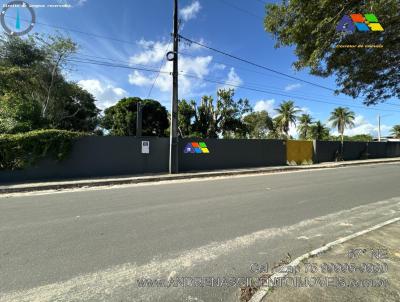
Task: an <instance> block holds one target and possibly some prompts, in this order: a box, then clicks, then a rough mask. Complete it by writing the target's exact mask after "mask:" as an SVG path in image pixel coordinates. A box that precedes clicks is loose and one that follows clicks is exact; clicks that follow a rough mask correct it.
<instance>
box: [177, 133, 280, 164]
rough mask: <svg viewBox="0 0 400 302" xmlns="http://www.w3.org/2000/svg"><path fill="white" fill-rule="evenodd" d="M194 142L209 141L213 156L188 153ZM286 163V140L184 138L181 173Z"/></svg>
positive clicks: (181, 152) (180, 154)
mask: <svg viewBox="0 0 400 302" xmlns="http://www.w3.org/2000/svg"><path fill="white" fill-rule="evenodd" d="M191 142H205V143H206V145H207V147H208V149H209V151H210V153H209V154H204V153H202V154H196V153H195V154H192V153H184V149H185V146H186V145H187V144H188V143H191ZM285 164H286V147H285V141H282V140H258V139H250V140H248V139H226V140H217V139H203V140H202V139H183V140H181V141H180V142H179V167H180V171H182V172H185V171H199V170H216V169H234V168H250V167H262V166H280V165H285Z"/></svg>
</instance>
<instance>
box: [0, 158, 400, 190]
mask: <svg viewBox="0 0 400 302" xmlns="http://www.w3.org/2000/svg"><path fill="white" fill-rule="evenodd" d="M397 162H399V163H400V158H393V159H373V160H359V161H348V162H334V163H323V164H315V165H310V166H283V167H276V168H274V167H266V168H253V169H240V170H224V171H217V172H213V171H211V172H197V173H183V174H176V175H157V176H144V177H125V178H114V179H112V178H111V179H100V180H83V181H82V180H75V181H74V180H71V181H61V182H49V183H38V184H26V185H25V186H23V185H22V186H21V185H14V186H13V185H10V186H9V187H0V195H1V194H10V193H27V192H36V191H48V190H62V189H78V188H85V187H105V186H113V185H129V184H140V183H150V182H163V181H171V180H184V179H201V178H210V177H224V176H236V175H250V174H272V173H279V172H292V171H303V170H318V169H329V168H340V167H347V166H360V165H373V164H385V163H387V164H389V163H397Z"/></svg>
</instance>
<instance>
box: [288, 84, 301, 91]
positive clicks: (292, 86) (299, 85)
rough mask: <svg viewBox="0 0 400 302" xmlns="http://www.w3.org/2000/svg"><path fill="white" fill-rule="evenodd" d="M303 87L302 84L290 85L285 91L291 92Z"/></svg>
mask: <svg viewBox="0 0 400 302" xmlns="http://www.w3.org/2000/svg"><path fill="white" fill-rule="evenodd" d="M300 87H301V84H299V83H296V84H289V85H287V86H286V87H285V91H291V90H295V89H298V88H300Z"/></svg>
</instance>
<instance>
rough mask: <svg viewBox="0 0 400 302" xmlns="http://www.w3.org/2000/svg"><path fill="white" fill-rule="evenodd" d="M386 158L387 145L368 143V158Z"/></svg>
mask: <svg viewBox="0 0 400 302" xmlns="http://www.w3.org/2000/svg"><path fill="white" fill-rule="evenodd" d="M386 156H387V144H386V143H382V142H369V143H368V158H383V157H386Z"/></svg>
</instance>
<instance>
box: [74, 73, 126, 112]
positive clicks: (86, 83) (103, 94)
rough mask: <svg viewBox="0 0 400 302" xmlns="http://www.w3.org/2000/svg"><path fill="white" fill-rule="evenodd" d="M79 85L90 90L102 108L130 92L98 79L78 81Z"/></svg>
mask: <svg viewBox="0 0 400 302" xmlns="http://www.w3.org/2000/svg"><path fill="white" fill-rule="evenodd" d="M78 85H79V86H81V87H82V88H83V89H85V90H87V91H89V92H90V93H91V94H92V95H93V96H94V97H95V98H96V100H97V101H98V102H99V103H98V104H97V105H98V107H99V108H100V109H105V108H107V107H109V106H112V105H114V104H115V103H116V102H117V101H119V100H120V99H122V98H123V97H125V96H127V94H128V93H127V92H126V91H125V90H124V89H122V88H119V87H114V86H113V85H111V84H104V83H102V82H100V81H99V80H96V79H90V80H81V81H79V82H78Z"/></svg>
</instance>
